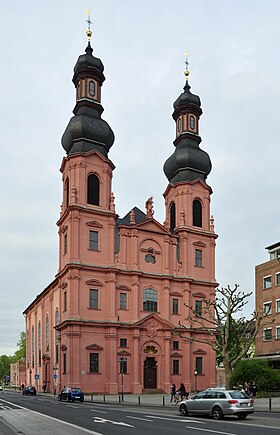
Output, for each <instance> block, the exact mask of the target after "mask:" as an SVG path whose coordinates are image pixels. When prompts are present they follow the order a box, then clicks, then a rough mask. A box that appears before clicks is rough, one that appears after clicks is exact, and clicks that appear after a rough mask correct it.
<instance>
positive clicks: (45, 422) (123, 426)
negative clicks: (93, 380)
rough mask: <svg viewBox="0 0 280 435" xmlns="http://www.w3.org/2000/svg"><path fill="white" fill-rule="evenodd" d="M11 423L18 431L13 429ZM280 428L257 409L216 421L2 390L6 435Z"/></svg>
mask: <svg viewBox="0 0 280 435" xmlns="http://www.w3.org/2000/svg"><path fill="white" fill-rule="evenodd" d="M34 411H35V412H34ZM3 419H4V420H3ZM2 424H3V427H2ZM6 425H7V426H8V427H7V426H6ZM11 428H14V431H12V432H10V430H11ZM279 431H280V413H268V412H256V413H255V414H253V415H252V416H249V417H248V418H247V419H246V420H244V421H239V420H238V419H237V418H236V417H226V418H225V419H224V420H221V421H214V420H212V419H211V418H207V417H195V418H192V417H181V416H180V415H179V413H178V408H177V407H174V408H163V407H152V406H151V407H144V406H129V405H118V404H116V405H109V404H95V403H91V402H84V403H80V402H77V403H68V402H59V401H58V399H57V398H55V397H51V396H44V395H38V396H35V397H26V396H22V395H21V394H19V393H18V392H12V391H5V392H1V394H0V434H3V435H4V434H7V435H11V434H12V433H19V432H21V433H24V434H26V435H38V434H40V433H44V434H52V435H53V434H55V435H60V434H64V433H65V434H68V435H69V434H74V433H75V434H77V433H81V434H82V433H92V434H94V433H95V434H103V435H105V434H106V435H107V434H110V435H114V434H120V433H122V434H135V435H138V434H139V435H140V434H143V433H146V434H152V433H155V432H156V433H159V434H168V435H170V434H171V433H172V435H173V434H175V435H176V434H182V433H184V434H194V433H195V434H198V435H201V434H219V435H223V434H224V435H248V433H249V434H253V433H254V435H263V434H268V435H276V434H277V435H278V434H279Z"/></svg>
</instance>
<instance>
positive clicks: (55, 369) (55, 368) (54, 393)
mask: <svg viewBox="0 0 280 435" xmlns="http://www.w3.org/2000/svg"><path fill="white" fill-rule="evenodd" d="M57 370H58V367H56V366H54V368H53V371H54V375H53V379H54V392H53V395H54V396H55V395H56V379H57V374H56V371H57Z"/></svg>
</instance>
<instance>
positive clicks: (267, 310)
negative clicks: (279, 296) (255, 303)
mask: <svg viewBox="0 0 280 435" xmlns="http://www.w3.org/2000/svg"><path fill="white" fill-rule="evenodd" d="M263 312H264V313H265V314H268V315H269V314H272V302H271V301H269V302H265V303H264V304H263Z"/></svg>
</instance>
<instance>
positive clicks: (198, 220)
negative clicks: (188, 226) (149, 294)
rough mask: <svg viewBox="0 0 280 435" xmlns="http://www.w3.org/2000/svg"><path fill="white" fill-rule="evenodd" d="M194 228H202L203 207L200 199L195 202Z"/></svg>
mask: <svg viewBox="0 0 280 435" xmlns="http://www.w3.org/2000/svg"><path fill="white" fill-rule="evenodd" d="M193 226H194V227H202V206H201V202H200V201H199V200H198V199H195V200H194V202H193Z"/></svg>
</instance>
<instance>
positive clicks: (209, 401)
mask: <svg viewBox="0 0 280 435" xmlns="http://www.w3.org/2000/svg"><path fill="white" fill-rule="evenodd" d="M179 412H180V414H181V415H189V414H204V415H211V416H212V417H213V418H214V419H215V420H220V419H222V418H223V417H224V415H237V417H238V418H239V419H242V420H243V419H244V418H246V417H247V415H248V414H252V413H253V412H254V400H253V399H251V398H250V397H249V396H247V394H245V393H243V391H238V390H224V389H218V388H215V389H208V390H204V391H200V392H199V393H197V394H195V395H194V396H192V397H191V398H189V399H186V400H183V401H182V402H180V405H179Z"/></svg>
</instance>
